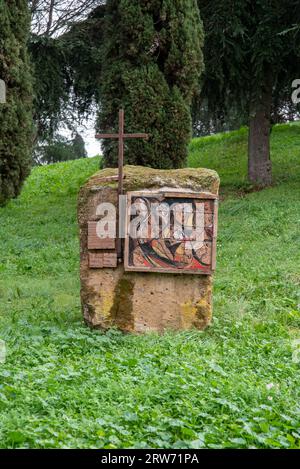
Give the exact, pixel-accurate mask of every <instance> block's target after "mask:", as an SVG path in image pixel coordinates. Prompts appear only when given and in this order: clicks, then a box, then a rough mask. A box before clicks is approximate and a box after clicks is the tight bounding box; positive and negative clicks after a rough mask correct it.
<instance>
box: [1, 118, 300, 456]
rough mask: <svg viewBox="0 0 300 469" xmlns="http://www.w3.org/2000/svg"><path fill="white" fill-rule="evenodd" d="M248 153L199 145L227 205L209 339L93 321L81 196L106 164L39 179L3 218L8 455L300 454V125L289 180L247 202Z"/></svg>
mask: <svg viewBox="0 0 300 469" xmlns="http://www.w3.org/2000/svg"><path fill="white" fill-rule="evenodd" d="M245 149H246V133H245V131H241V132H237V133H234V134H230V135H226V136H218V137H212V138H207V139H201V140H199V139H198V140H194V141H193V142H192V144H191V148H190V165H191V166H207V167H212V168H215V169H217V170H218V171H219V173H220V175H221V178H222V182H223V192H224V193H225V194H226V195H227V196H226V198H225V200H224V201H223V202H222V204H221V207H220V232H219V242H218V245H219V246H218V247H219V249H218V270H217V274H216V279H215V302H214V324H213V326H212V327H211V328H210V329H209V330H207V331H206V332H204V333H200V332H197V331H194V332H185V333H178V334H172V333H169V334H166V335H165V336H163V337H159V336H157V335H149V336H141V337H135V336H123V335H122V334H120V333H118V332H116V331H111V332H109V333H108V334H106V335H104V334H102V333H100V332H96V331H90V330H88V329H87V328H86V327H85V326H84V325H83V324H82V321H81V313H80V302H79V280H78V240H77V226H76V193H77V190H78V187H79V186H80V184H81V183H82V182H83V181H84V180H85V179H86V178H87V177H88V176H89V175H90V174H92V173H93V172H94V171H95V170H96V168H97V160H95V159H92V160H80V161H76V162H71V163H62V164H59V165H53V166H50V167H46V168H39V169H36V170H34V171H33V173H32V176H31V177H30V179H29V180H28V181H27V184H26V187H25V189H24V191H23V194H22V196H21V197H20V198H19V199H18V200H16V201H13V202H11V203H10V204H9V205H8V206H7V207H6V208H4V209H1V210H0V220H1V224H0V338H1V339H3V340H5V341H6V345H7V360H6V363H5V364H2V365H1V364H0V446H1V447H9V448H11V447H42V448H45V447H84V448H87V447H119V448H121V447H132V446H134V447H143V446H145V447H149V446H150V447H167V448H170V447H196V448H198V447H213V448H214V447H263V448H270V447H292V448H294V447H298V448H299V447H300V423H299V421H300V404H299V363H297V360H296V359H297V357H298V355H297V353H296V352H297V342H295V341H296V340H297V339H300V331H299V327H300V311H299V302H300V300H299V285H300V273H299V265H300V250H299V241H300V234H299V233H300V230H299V222H300V220H299V218H300V215H299V212H300V188H299V182H300V158H299V156H300V128H299V127H298V126H285V127H278V128H276V129H275V130H274V133H273V136H272V154H273V160H274V172H275V175H276V181H277V182H278V183H279V182H280V184H277V185H275V186H274V187H273V188H270V189H267V190H264V191H262V192H254V193H249V194H247V195H245V196H243V197H241V196H237V195H236V193H235V191H236V189H238V191H239V192H240V191H241V190H243V191H244V190H245V189H246V190H248V189H249V186H248V185H247V184H246V183H245V167H246V155H245ZM298 347H300V345H298ZM293 352H294V354H293ZM293 357H294V359H293ZM299 359H300V352H299ZM271 383H272V384H274V386H273V387H272V384H271ZM268 385H270V386H268ZM271 387H272V388H271ZM268 388H271V389H268Z"/></svg>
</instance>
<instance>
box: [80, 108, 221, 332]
mask: <svg viewBox="0 0 300 469" xmlns="http://www.w3.org/2000/svg"><path fill="white" fill-rule="evenodd" d="M122 119H124V118H122V116H120V124H121V125H120V131H121V135H122V138H126V137H125V136H126V135H127V138H128V134H124V132H123V123H124V120H123V121H122ZM117 135H119V134H114V138H117ZM104 136H105V137H108V135H107V134H104ZM134 136H140V137H142V138H144V137H145V136H146V135H145V134H134ZM119 148H120V147H119ZM122 160H123V148H122V150H121V162H120V163H121V164H120V166H121V168H120V167H119V172H118V170H117V169H111V168H107V169H104V170H102V171H99V172H98V173H96V174H95V175H94V176H92V177H91V178H90V179H89V181H88V182H87V183H86V184H85V185H84V186H83V187H82V188H81V190H80V193H79V202H78V220H79V227H80V278H81V302H82V309H83V315H84V319H85V321H86V322H87V324H89V325H90V326H92V327H98V328H102V329H108V328H110V327H117V328H119V329H121V330H122V331H125V332H147V331H164V330H166V329H174V330H180V329H190V328H193V327H195V328H198V329H204V328H205V327H206V326H207V325H208V324H209V323H210V321H211V318H212V274H213V272H214V270H215V262H216V236H217V219H218V198H217V197H218V190H219V177H218V175H217V174H216V173H215V172H214V171H212V170H207V169H180V170H156V169H151V168H145V167H139V166H125V167H124V168H123V161H122ZM120 176H121V178H120Z"/></svg>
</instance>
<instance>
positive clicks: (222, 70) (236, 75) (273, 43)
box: [198, 0, 300, 184]
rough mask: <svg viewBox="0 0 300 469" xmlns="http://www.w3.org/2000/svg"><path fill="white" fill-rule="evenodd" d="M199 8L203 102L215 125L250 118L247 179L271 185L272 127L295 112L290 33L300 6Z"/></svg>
mask: <svg viewBox="0 0 300 469" xmlns="http://www.w3.org/2000/svg"><path fill="white" fill-rule="evenodd" d="M198 5H199V8H200V11H201V15H202V18H203V22H204V28H205V33H206V41H205V47H204V58H205V65H206V74H205V78H204V83H203V88H202V97H205V98H206V99H207V101H208V105H209V109H210V113H211V114H212V115H213V116H214V119H223V120H224V119H225V120H226V119H228V111H232V108H233V109H237V110H238V111H239V112H240V114H241V115H242V116H243V115H244V114H246V115H247V116H248V121H249V124H250V135H249V178H250V179H251V180H252V181H255V182H257V183H262V184H269V183H270V182H271V162H270V159H269V156H270V155H269V133H270V126H271V122H278V121H280V120H282V119H283V118H284V113H283V112H282V110H283V109H284V110H285V112H286V109H288V112H287V113H286V114H287V116H288V117H289V116H290V115H291V114H292V115H294V114H295V113H296V111H297V109H296V107H295V106H294V105H293V104H292V102H291V94H292V89H291V84H292V81H293V80H294V79H295V78H297V76H298V75H299V73H300V60H299V48H298V42H297V39H296V36H295V33H294V32H293V31H292V30H289V28H291V27H292V26H293V25H295V21H297V19H299V18H300V8H299V2H298V0H289V1H285V2H282V1H280V0H276V1H272V2H266V1H263V0H258V1H256V2H253V1H250V0H239V1H237V2H234V3H233V2H232V1H230V0H219V1H214V2H211V1H207V0H198ZM283 32H285V34H283ZM199 102H201V100H199ZM198 109H199V112H200V111H201V108H199V107H198ZM199 112H198V118H199Z"/></svg>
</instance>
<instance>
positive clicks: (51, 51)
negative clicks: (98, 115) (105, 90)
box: [29, 6, 104, 141]
mask: <svg viewBox="0 0 300 469" xmlns="http://www.w3.org/2000/svg"><path fill="white" fill-rule="evenodd" d="M103 16H104V7H103V6H99V7H97V8H95V9H94V10H93V11H92V13H91V14H90V15H89V16H88V18H87V19H86V20H84V21H81V22H77V23H76V22H75V23H74V24H73V25H72V26H71V27H70V29H69V30H68V31H67V32H66V33H65V34H63V35H61V36H59V37H51V36H46V35H41V36H40V35H37V34H32V36H31V40H30V43H29V50H30V54H31V58H32V62H33V65H34V77H35V100H34V111H35V113H34V120H35V123H36V128H37V133H36V140H37V141H38V140H44V139H45V138H49V137H50V138H51V137H53V135H54V134H55V132H56V131H57V130H58V128H59V127H60V125H61V124H62V122H64V123H67V124H68V125H70V124H72V123H74V122H76V124H78V121H79V120H80V118H81V117H85V116H86V114H87V113H88V112H90V109H91V106H92V104H93V102H94V101H95V99H96V98H98V88H99V80H100V70H101V55H100V53H99V48H100V47H101V45H102V29H103V26H102V23H103Z"/></svg>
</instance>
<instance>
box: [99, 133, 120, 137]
mask: <svg viewBox="0 0 300 469" xmlns="http://www.w3.org/2000/svg"><path fill="white" fill-rule="evenodd" d="M119 137H120V135H119V134H96V135H95V138H119Z"/></svg>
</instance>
